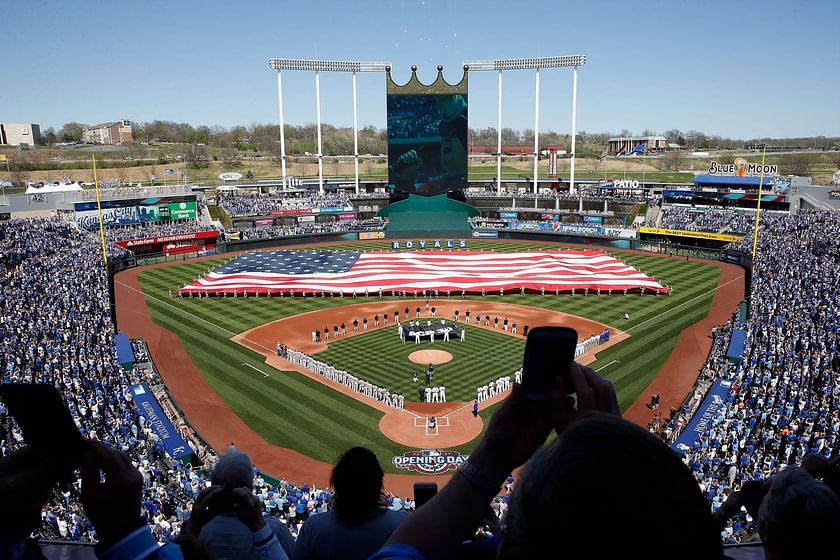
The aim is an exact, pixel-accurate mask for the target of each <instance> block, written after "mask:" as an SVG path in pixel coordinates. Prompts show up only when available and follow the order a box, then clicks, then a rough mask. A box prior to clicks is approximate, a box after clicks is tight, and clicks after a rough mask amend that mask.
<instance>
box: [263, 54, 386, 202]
mask: <svg viewBox="0 0 840 560" xmlns="http://www.w3.org/2000/svg"><path fill="white" fill-rule="evenodd" d="M268 67H269V68H271V69H272V70H277V106H278V109H279V113H280V172H281V176H282V177H283V189H284V190H285V189H286V185H287V183H286V136H285V132H284V128H285V122H284V119H283V78H282V77H281V75H280V71H281V70H301V71H304V72H315V107H316V126H317V128H318V138H317V142H318V190H319V192H320V193H321V194H324V161H323V154H322V153H321V77H320V73H321V72H347V73H352V74H353V157H354V167H355V175H356V182H355V183H356V194H359V126H358V117H357V113H356V73H357V72H387V71H388V70H390V69H391V63H390V62H371V61H350V60H310V59H298V58H269V59H268Z"/></svg>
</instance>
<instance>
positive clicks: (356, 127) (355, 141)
mask: <svg viewBox="0 0 840 560" xmlns="http://www.w3.org/2000/svg"><path fill="white" fill-rule="evenodd" d="M353 166H354V169H355V173H356V175H355V176H356V195H357V196H358V194H359V119H358V116H357V113H356V73H355V72H353Z"/></svg>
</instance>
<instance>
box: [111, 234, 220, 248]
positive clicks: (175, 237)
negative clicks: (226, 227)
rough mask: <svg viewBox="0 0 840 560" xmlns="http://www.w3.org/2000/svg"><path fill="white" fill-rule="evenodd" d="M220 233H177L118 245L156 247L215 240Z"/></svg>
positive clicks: (120, 242)
mask: <svg viewBox="0 0 840 560" xmlns="http://www.w3.org/2000/svg"><path fill="white" fill-rule="evenodd" d="M218 236H219V233H218V232H217V231H215V230H213V231H196V232H192V233H175V234H172V235H161V236H158V237H144V238H142V239H127V240H125V241H117V242H116V245H117V246H119V247H125V248H127V249H131V248H132V247H142V246H144V245H155V244H156V243H171V242H173V241H194V240H197V239H201V240H205V241H206V240H211V239H212V240H215V239H216V238H217V237H218Z"/></svg>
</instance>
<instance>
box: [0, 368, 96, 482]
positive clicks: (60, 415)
mask: <svg viewBox="0 0 840 560" xmlns="http://www.w3.org/2000/svg"><path fill="white" fill-rule="evenodd" d="M0 399H2V400H3V402H4V403H5V404H6V407H7V408H8V409H9V413H10V414H11V415H12V417H13V418H14V419H15V422H17V424H18V426H20V429H21V431H22V432H23V440H24V442H25V443H26V444H27V445H30V446H32V447H33V448H34V449H38V450H40V451H42V452H44V453H47V454H49V455H51V456H54V457H58V458H59V459H60V460H61V462H62V463H63V464H64V465H66V466H67V468H68V469H75V468H76V467H78V466H79V465H80V462H81V456H82V450H83V449H84V438H83V437H82V434H81V433H80V432H79V429H78V427H77V426H76V423H75V422H74V421H73V417H72V416H71V415H70V411H69V410H68V409H67V405H66V404H65V403H64V399H63V398H62V397H61V394H60V393H59V392H58V390H57V389H56V388H55V387H53V386H52V385H46V384H35V383H10V384H3V385H0Z"/></svg>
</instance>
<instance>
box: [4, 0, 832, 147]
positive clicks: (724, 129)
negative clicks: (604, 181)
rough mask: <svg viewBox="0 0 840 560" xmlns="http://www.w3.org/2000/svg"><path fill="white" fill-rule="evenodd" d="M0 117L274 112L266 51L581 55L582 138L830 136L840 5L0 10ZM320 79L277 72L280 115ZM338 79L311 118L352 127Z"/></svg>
mask: <svg viewBox="0 0 840 560" xmlns="http://www.w3.org/2000/svg"><path fill="white" fill-rule="evenodd" d="M0 14H2V16H0V17H2V20H3V22H4V24H3V26H2V27H3V33H2V35H0V37H2V44H3V45H4V47H3V50H4V57H3V59H4V61H3V65H2V67H0V76H2V79H0V122H3V121H5V122H19V121H23V122H27V121H28V122H37V123H40V124H41V125H42V127H43V128H46V127H48V126H54V127H56V128H58V127H60V126H61V124H63V123H64V122H67V121H71V120H75V121H79V122H84V123H89V124H92V123H96V122H101V121H107V120H116V119H119V118H128V119H131V120H135V121H148V120H152V119H165V120H174V121H178V122H189V123H192V124H194V125H198V124H207V125H221V126H225V127H229V126H232V125H235V124H248V123H251V122H260V123H265V122H277V120H278V116H277V87H276V74H275V73H274V72H273V71H271V70H269V69H268V65H267V59H268V58H270V57H282V58H322V59H340V60H384V61H390V62H392V63H393V66H394V76H395V79H396V81H398V82H400V83H402V82H404V81H406V80H407V79H408V77H409V75H410V67H411V65H412V64H417V65H418V66H419V75H420V78H421V80H422V81H424V82H429V81H431V80H432V79H434V77H435V73H436V71H435V67H436V66H437V65H438V64H442V65H444V68H445V70H444V75H445V76H446V78H447V79H448V80H449V81H450V82H455V81H458V80H459V79H460V74H461V70H460V68H461V64H462V61H464V60H470V59H484V58H512V57H529V56H535V55H540V56H549V55H559V54H576V53H581V54H586V55H587V57H588V63H587V65H586V66H585V67H583V68H581V70H580V71H579V74H578V78H579V80H578V130H579V131H580V130H584V131H590V132H599V131H612V132H618V131H620V130H621V129H629V130H631V131H633V132H634V133H637V134H638V133H640V132H641V131H642V130H643V129H645V128H649V129H652V130H655V131H658V132H662V131H664V130H666V129H669V128H679V129H682V130H689V129H696V130H702V131H704V132H706V133H707V134H720V135H723V136H732V137H742V138H747V137H756V136H774V137H783V136H812V135H835V136H836V135H840V39H838V24H840V2H838V1H837V0H822V1H801V2H793V1H790V0H787V1H784V2H782V1H776V0H765V1H758V0H739V1H719V0H705V1H703V2H698V1H694V0H690V1H689V0H669V1H665V0H644V1H638V0H637V1H629V0H624V1H612V0H610V1H607V0H593V1H584V0H578V1H576V2H568V1H566V0H555V1H553V2H515V1H507V2H502V1H497V0H486V1H481V2H478V1H466V0H458V1H456V0H391V1H386V0H370V1H366V0H358V1H347V0H345V1H324V0H309V1H300V0H296V1H293V2H289V1H279V0H278V1H273V2H270V1H261V0H250V1H249V2H231V1H230V0H225V1H217V0H205V1H202V2H193V1H174V2H173V1H160V0H144V1H142V2H137V1H132V2H127V1H123V0H111V1H106V0H41V1H31V2H11V1H6V2H3V6H2V11H0ZM496 79H497V78H496V75H495V73H491V72H486V73H480V72H475V73H472V74H471V75H470V126H472V127H476V128H478V127H486V126H495V125H496V103H497V83H496ZM314 81H315V80H314V76H313V75H312V74H308V73H301V72H284V74H283V82H284V108H285V114H286V120H287V122H288V123H291V124H303V123H306V122H314V121H315V93H314V92H315V88H314ZM504 82H505V83H504V93H503V113H504V114H503V124H504V126H510V127H512V128H517V129H523V128H526V127H528V128H533V126H534V73H533V72H532V71H522V72H515V73H514V72H511V73H506V74H505V76H504ZM384 83H385V78H384V76H383V75H379V74H377V75H364V74H362V75H360V76H359V81H358V84H359V122H360V126H361V125H363V124H373V125H375V126H377V127H384V125H385V87H384ZM350 84H351V82H350V76H349V75H342V74H339V75H336V74H324V75H322V79H321V87H322V120H323V121H324V122H329V123H333V124H337V125H345V126H346V125H352V105H351V103H352V102H351V85H350ZM571 89H572V79H571V71H569V70H567V69H558V70H544V71H543V72H541V102H542V103H541V110H540V129H541V130H547V129H551V130H555V131H564V132H568V131H569V130H570V128H571Z"/></svg>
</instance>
